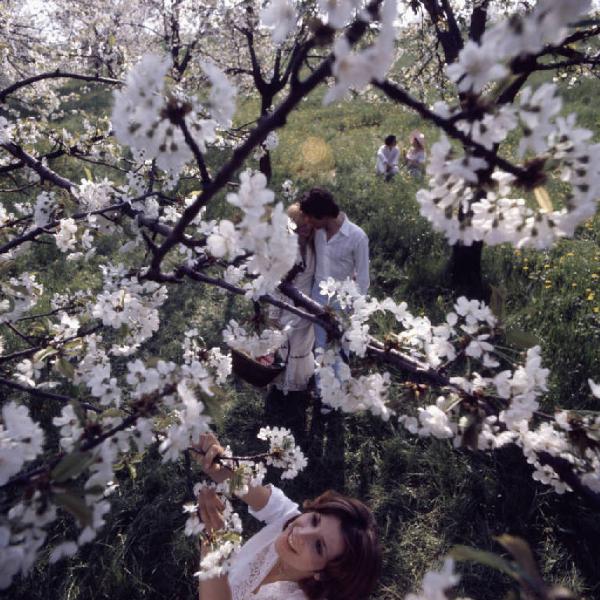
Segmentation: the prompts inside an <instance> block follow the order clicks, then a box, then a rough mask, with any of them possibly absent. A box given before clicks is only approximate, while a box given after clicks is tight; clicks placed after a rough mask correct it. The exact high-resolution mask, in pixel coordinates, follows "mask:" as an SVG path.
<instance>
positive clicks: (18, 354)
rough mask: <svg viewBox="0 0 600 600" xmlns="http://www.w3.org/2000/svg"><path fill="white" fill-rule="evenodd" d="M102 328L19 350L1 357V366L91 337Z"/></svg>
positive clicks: (97, 326)
mask: <svg viewBox="0 0 600 600" xmlns="http://www.w3.org/2000/svg"><path fill="white" fill-rule="evenodd" d="M101 328H102V324H100V323H99V324H98V325H96V326H94V327H92V328H91V329H87V330H85V331H82V332H81V333H78V334H77V335H73V336H71V337H67V338H65V339H64V340H60V341H52V342H49V343H48V344H45V345H43V346H35V347H33V348H27V349H26V350H19V351H18V352H13V353H12V354H5V355H3V356H0V364H3V363H6V362H9V361H11V360H15V359H17V358H27V357H29V356H31V355H32V354H35V353H36V352H38V351H39V350H43V349H44V348H48V347H49V346H51V347H56V346H55V344H56V345H57V346H62V345H64V344H67V343H69V342H72V341H73V340H77V339H79V338H84V337H86V336H88V335H91V334H92V333H96V332H97V331H99V330H100V329H101Z"/></svg>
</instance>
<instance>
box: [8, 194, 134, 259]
mask: <svg viewBox="0 0 600 600" xmlns="http://www.w3.org/2000/svg"><path fill="white" fill-rule="evenodd" d="M125 204H126V203H125V202H119V203H118V204H113V205H111V206H107V207H106V208H100V209H98V210H93V211H85V212H79V213H75V214H74V215H71V219H73V220H75V221H80V220H82V219H87V217H88V216H89V215H104V214H105V213H109V212H114V211H117V210H121V209H122V208H123V207H124V206H125ZM58 225H60V219H55V220H54V221H51V222H49V223H47V224H46V225H44V226H43V227H35V228H34V229H31V230H30V231H28V232H27V233H24V234H23V235H21V236H19V237H15V238H13V239H12V240H10V241H9V242H6V244H4V245H3V246H0V254H4V253H6V252H8V251H9V250H12V249H13V248H15V247H16V246H20V245H21V244H23V243H25V242H29V241H31V240H33V239H35V238H36V237H38V236H39V235H42V234H43V233H50V232H49V229H50V228H53V227H57V226H58Z"/></svg>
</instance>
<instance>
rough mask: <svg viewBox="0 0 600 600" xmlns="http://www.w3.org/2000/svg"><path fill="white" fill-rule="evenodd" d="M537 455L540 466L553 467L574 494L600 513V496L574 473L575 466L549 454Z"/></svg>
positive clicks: (541, 453)
mask: <svg viewBox="0 0 600 600" xmlns="http://www.w3.org/2000/svg"><path fill="white" fill-rule="evenodd" d="M536 454H537V457H538V460H539V461H540V464H542V465H547V466H549V467H551V468H552V469H553V470H554V471H555V472H556V474H557V475H558V477H559V478H560V479H561V480H562V481H564V482H565V483H566V484H567V485H568V486H569V487H570V488H571V489H572V490H573V492H575V493H576V494H577V495H578V496H580V497H581V498H583V499H584V500H585V501H586V502H587V503H588V504H589V505H590V506H591V507H592V508H593V509H595V510H597V511H600V494H599V493H597V492H594V491H593V490H591V489H590V488H589V487H588V486H587V485H585V484H583V483H582V482H581V479H580V478H579V477H578V476H577V475H576V474H575V472H574V471H573V465H572V464H571V463H570V462H569V461H568V460H566V459H564V458H561V457H560V456H552V454H550V453H548V452H537V453H536Z"/></svg>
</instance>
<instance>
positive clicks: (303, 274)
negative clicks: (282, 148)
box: [270, 203, 315, 394]
mask: <svg viewBox="0 0 600 600" xmlns="http://www.w3.org/2000/svg"><path fill="white" fill-rule="evenodd" d="M287 213H288V216H289V218H290V219H291V221H292V222H293V223H294V224H295V226H296V234H297V235H298V260H297V263H296V267H294V270H295V271H297V274H296V276H295V277H294V279H293V280H292V282H291V283H292V284H293V285H294V287H296V288H297V289H298V290H300V291H301V292H303V293H304V294H306V295H307V296H309V297H310V293H311V290H312V288H313V282H314V278H315V250H314V244H313V228H312V226H311V225H310V223H309V222H308V219H307V218H306V217H305V216H304V214H303V213H302V211H301V210H300V205H299V204H298V203H295V204H292V205H291V206H290V207H288V210H287ZM282 299H283V300H286V301H289V300H288V298H286V297H285V296H284V297H283V298H282ZM270 316H271V318H272V319H273V320H274V321H275V322H276V323H277V325H278V326H279V327H281V328H282V329H283V328H285V329H286V331H287V332H288V339H287V343H286V345H285V346H283V347H282V348H281V349H280V350H279V354H281V357H282V359H283V360H284V361H285V363H286V368H285V370H284V371H283V373H282V374H281V375H279V376H278V377H277V379H275V380H274V381H273V383H274V385H275V387H277V388H278V389H280V390H282V391H283V392H284V393H285V394H287V393H288V392H301V391H303V390H305V389H306V388H307V387H308V382H309V380H310V378H311V377H312V376H313V374H314V372H315V356H314V354H313V346H314V345H315V328H314V327H313V324H312V322H311V321H307V320H306V319H303V318H302V317H299V316H298V315H294V314H292V313H291V312H289V311H287V310H283V309H279V308H278V309H274V310H272V311H271V312H270Z"/></svg>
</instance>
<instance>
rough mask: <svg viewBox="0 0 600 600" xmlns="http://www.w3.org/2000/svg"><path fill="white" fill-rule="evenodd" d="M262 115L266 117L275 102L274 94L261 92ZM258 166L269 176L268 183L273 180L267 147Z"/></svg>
mask: <svg viewBox="0 0 600 600" xmlns="http://www.w3.org/2000/svg"><path fill="white" fill-rule="evenodd" d="M260 100H261V101H260V116H261V117H266V116H267V115H268V114H269V112H270V110H271V105H272V104H273V95H272V94H271V93H264V92H263V93H261V99H260ZM258 168H259V169H260V172H261V173H262V174H263V175H264V176H265V177H266V178H267V183H268V182H269V181H271V175H273V169H272V166H271V153H270V152H269V151H268V150H266V149H265V153H264V154H263V155H262V156H261V157H260V159H259V161H258Z"/></svg>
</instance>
